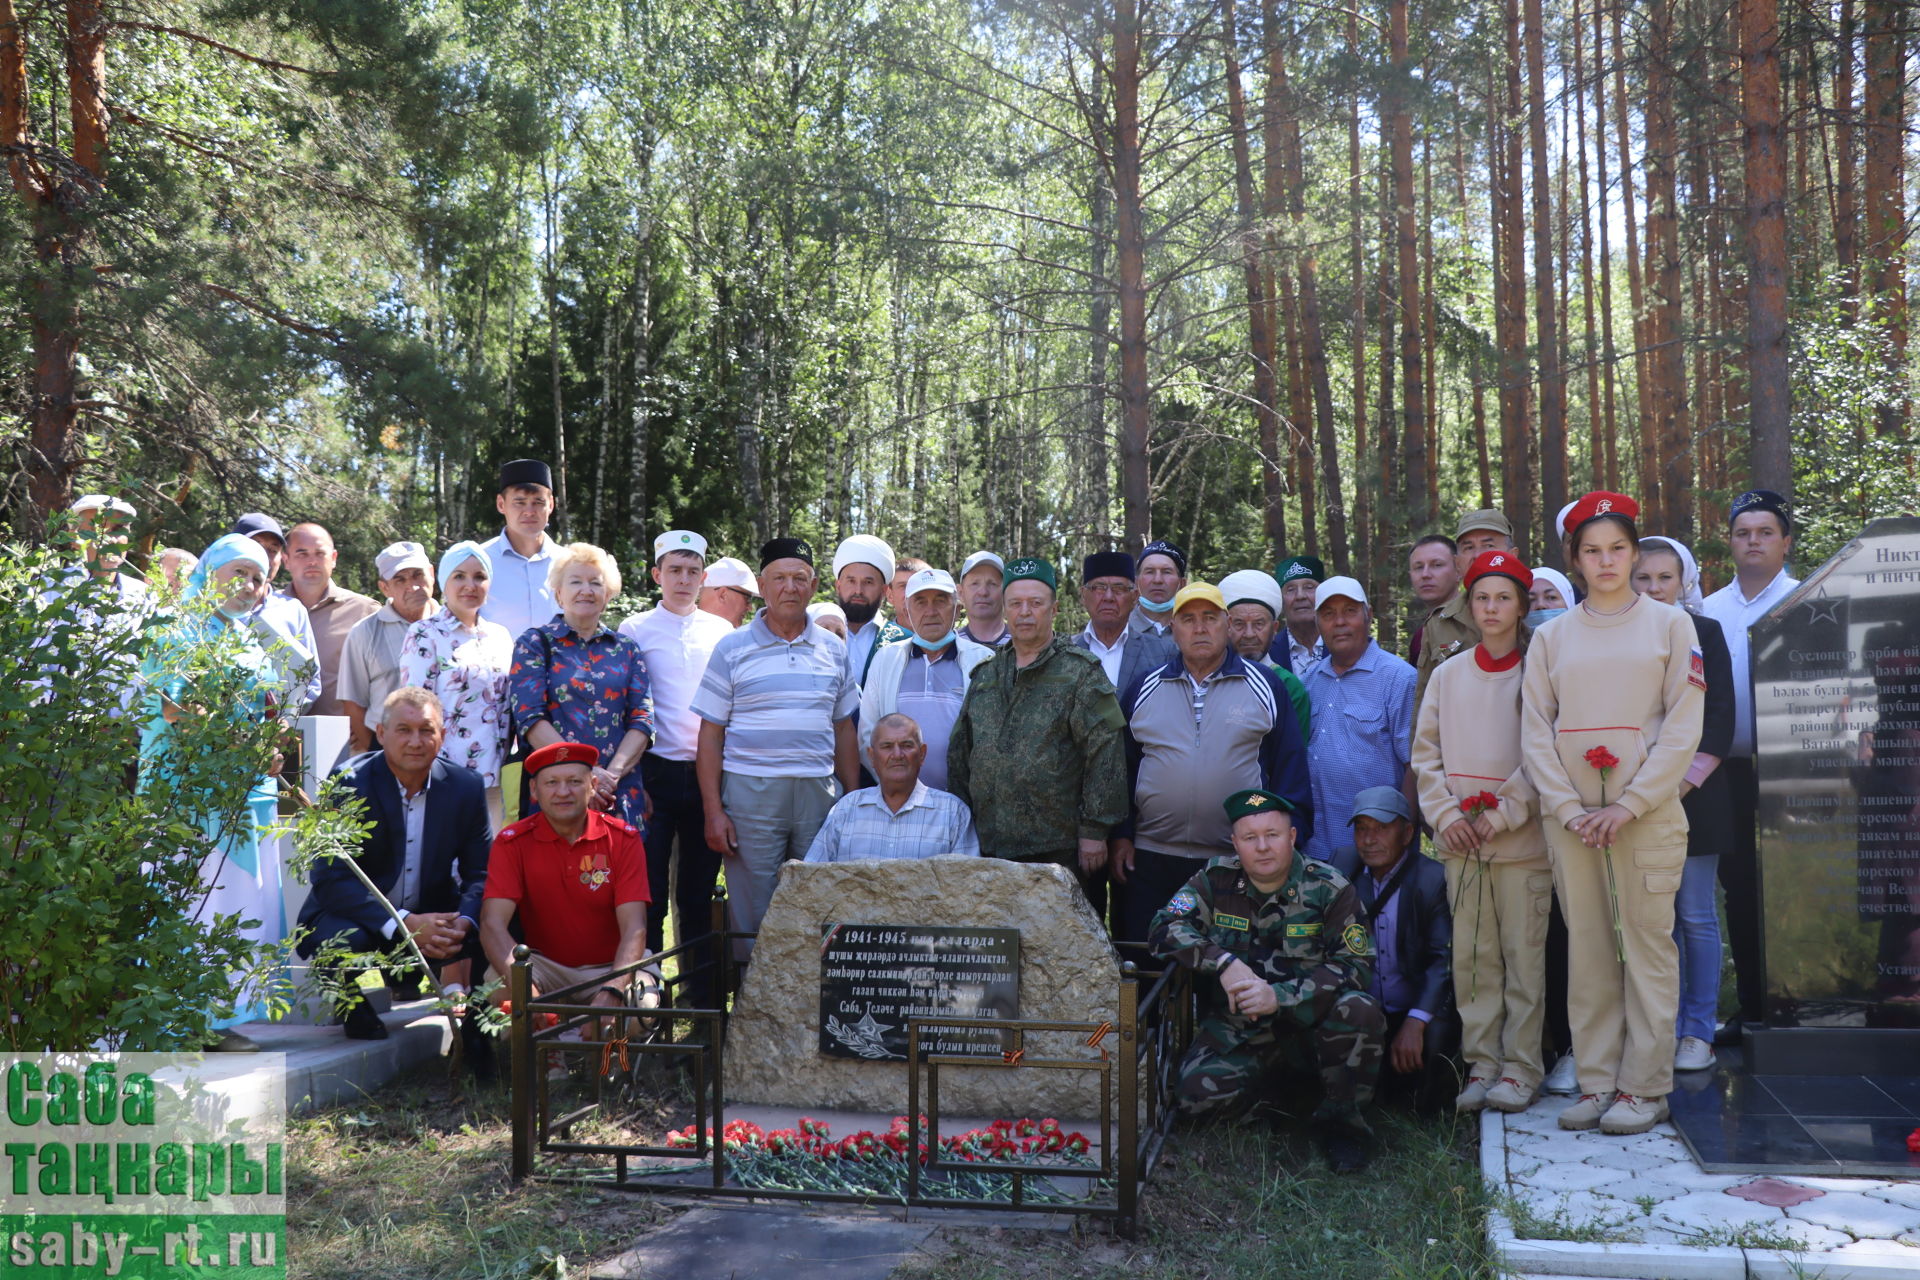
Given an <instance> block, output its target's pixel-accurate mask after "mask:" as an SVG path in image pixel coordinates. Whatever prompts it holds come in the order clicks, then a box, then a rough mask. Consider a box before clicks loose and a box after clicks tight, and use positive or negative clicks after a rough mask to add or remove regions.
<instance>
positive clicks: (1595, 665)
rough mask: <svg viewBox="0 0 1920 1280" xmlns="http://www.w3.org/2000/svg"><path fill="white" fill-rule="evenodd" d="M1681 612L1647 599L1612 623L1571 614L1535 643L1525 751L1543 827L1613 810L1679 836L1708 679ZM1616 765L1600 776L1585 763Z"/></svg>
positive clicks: (1581, 611) (1577, 611)
mask: <svg viewBox="0 0 1920 1280" xmlns="http://www.w3.org/2000/svg"><path fill="white" fill-rule="evenodd" d="M1698 645H1699V640H1698V637H1697V636H1696V635H1695V633H1694V629H1693V622H1692V620H1691V619H1689V618H1688V617H1687V615H1686V613H1685V612H1683V611H1682V610H1680V609H1676V608H1674V607H1673V606H1672V605H1665V604H1661V603H1660V602H1659V601H1657V600H1654V599H1651V598H1649V597H1647V596H1636V597H1635V598H1634V602H1633V604H1632V605H1631V606H1630V607H1628V608H1627V609H1626V610H1624V611H1623V612H1621V613H1619V614H1616V615H1615V616H1613V617H1610V618H1609V617H1601V616H1599V615H1598V614H1595V613H1593V612H1591V611H1589V610H1588V609H1586V608H1585V607H1583V606H1580V605H1575V606H1574V607H1573V608H1571V609H1569V610H1567V612H1566V613H1564V614H1562V615H1561V616H1560V617H1558V618H1555V619H1553V621H1551V622H1549V623H1547V624H1546V625H1545V626H1543V627H1541V628H1540V629H1539V630H1538V631H1536V632H1534V633H1533V643H1532V645H1531V646H1529V648H1528V650H1527V661H1526V666H1525V670H1526V673H1527V674H1526V679H1525V681H1524V682H1523V685H1522V687H1523V689H1524V691H1525V692H1524V696H1523V699H1522V704H1521V706H1522V721H1523V725H1524V728H1523V729H1522V734H1521V737H1522V742H1523V745H1524V748H1525V751H1526V759H1527V776H1528V777H1529V778H1531V779H1532V781H1533V785H1534V787H1535V789H1536V790H1538V791H1539V793H1540V808H1541V813H1542V816H1543V820H1548V818H1549V817H1550V820H1552V821H1556V822H1559V823H1561V824H1562V825H1563V826H1564V825H1565V824H1566V823H1567V822H1569V821H1571V820H1572V819H1574V818H1577V817H1579V816H1580V814H1581V813H1582V812H1583V811H1585V810H1588V809H1598V808H1601V807H1602V806H1604V805H1608V804H1619V805H1621V806H1623V807H1624V808H1625V809H1626V810H1627V812H1628V813H1631V814H1632V815H1633V816H1634V817H1636V818H1644V817H1647V816H1648V815H1649V814H1656V813H1657V814H1658V816H1659V817H1660V819H1661V820H1662V821H1671V822H1678V823H1680V824H1681V825H1682V826H1683V827H1684V826H1685V824H1686V820H1687V819H1686V815H1685V813H1683V812H1682V811H1681V808H1680V783H1681V782H1682V781H1683V780H1684V779H1685V778H1686V776H1687V766H1688V765H1689V764H1691V763H1692V762H1693V754H1694V752H1695V751H1696V750H1698V749H1699V746H1700V720H1701V715H1702V712H1703V709H1704V706H1705V696H1704V695H1705V690H1706V684H1707V680H1706V674H1705V667H1704V665H1703V664H1702V662H1701V658H1700V650H1699V648H1698ZM1595 747H1605V748H1607V749H1608V750H1609V751H1611V752H1612V753H1613V754H1614V756H1615V757H1617V758H1618V759H1619V761H1620V763H1619V765H1618V766H1616V767H1615V768H1613V769H1612V770H1611V771H1610V772H1609V773H1608V774H1607V776H1606V779H1605V784H1604V794H1603V790H1602V780H1601V776H1600V772H1599V770H1597V769H1595V768H1594V767H1593V765H1591V764H1589V763H1588V762H1587V759H1586V755H1587V753H1588V752H1589V751H1591V750H1592V749H1593V748H1595Z"/></svg>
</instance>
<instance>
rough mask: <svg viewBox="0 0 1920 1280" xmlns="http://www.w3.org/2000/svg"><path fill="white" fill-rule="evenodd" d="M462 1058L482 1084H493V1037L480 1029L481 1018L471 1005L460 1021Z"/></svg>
mask: <svg viewBox="0 0 1920 1280" xmlns="http://www.w3.org/2000/svg"><path fill="white" fill-rule="evenodd" d="M460 1056H461V1057H462V1058H464V1059H465V1060H466V1063H467V1069H468V1070H469V1071H471V1072H473V1078H474V1079H475V1080H476V1081H478V1082H479V1083H480V1084H491V1083H493V1079H494V1075H495V1071H494V1065H493V1037H492V1036H490V1035H488V1034H487V1033H486V1032H485V1031H482V1030H481V1029H480V1018H479V1016H478V1014H476V1013H475V1012H474V1009H473V1007H472V1006H471V1005H469V1006H468V1007H467V1014H466V1016H465V1017H464V1018H462V1019H460Z"/></svg>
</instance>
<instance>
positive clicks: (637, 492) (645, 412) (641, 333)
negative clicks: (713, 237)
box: [627, 131, 835, 552]
mask: <svg viewBox="0 0 1920 1280" xmlns="http://www.w3.org/2000/svg"><path fill="white" fill-rule="evenodd" d="M634 152H635V154H634V159H635V160H636V161H637V162H638V164H639V168H640V200H639V207H638V208H637V209H636V210H635V211H634V212H635V225H634V231H633V288H632V304H631V305H632V307H633V362H632V364H631V366H630V369H631V374H630V376H631V378H632V380H633V386H632V388H631V394H632V396H633V406H632V408H631V409H630V410H629V411H628V414H627V435H628V439H627V448H628V450H629V452H628V456H627V538H628V540H629V541H630V542H632V543H633V547H634V550H635V551H636V552H639V551H641V550H642V549H650V548H651V546H652V543H651V541H650V539H649V538H648V537H647V529H648V522H649V520H650V519H651V515H650V513H649V512H648V510H647V450H648V449H649V448H651V447H652V443H653V442H652V440H651V438H650V437H651V434H652V426H653V365H652V361H653V251H652V241H653V202H652V195H651V191H652V182H651V178H652V174H653V143H652V134H651V132H650V131H643V132H642V135H641V141H639V142H638V143H636V145H635V148H634ZM829 474H830V478H829V481H828V483H829V485H831V483H832V480H831V475H832V474H835V473H829Z"/></svg>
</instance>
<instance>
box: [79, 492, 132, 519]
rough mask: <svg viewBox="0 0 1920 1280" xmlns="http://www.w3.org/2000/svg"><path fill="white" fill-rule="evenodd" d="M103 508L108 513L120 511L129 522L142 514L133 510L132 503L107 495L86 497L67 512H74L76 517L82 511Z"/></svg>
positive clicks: (96, 494) (91, 494)
mask: <svg viewBox="0 0 1920 1280" xmlns="http://www.w3.org/2000/svg"><path fill="white" fill-rule="evenodd" d="M102 508H104V509H106V510H108V511H118V512H119V513H120V514H121V515H123V516H125V517H127V518H128V519H129V520H131V519H133V517H135V516H137V515H139V514H140V513H139V512H138V511H135V510H134V509H133V504H132V503H131V502H127V501H125V500H124V499H121V498H116V497H113V496H112V495H110V494H105V493H90V494H88V495H87V496H86V497H84V498H80V499H78V500H76V501H75V502H74V504H73V505H72V506H71V507H68V508H67V510H69V511H71V512H73V513H74V514H75V515H79V514H80V513H81V512H82V511H99V510H101V509H102Z"/></svg>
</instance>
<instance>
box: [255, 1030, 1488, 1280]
mask: <svg viewBox="0 0 1920 1280" xmlns="http://www.w3.org/2000/svg"><path fill="white" fill-rule="evenodd" d="M662 1108H663V1110H662V1127H663V1128H664V1127H665V1126H666V1125H667V1124H677V1123H680V1121H679V1120H678V1119H675V1118H672V1117H671V1115H670V1103H663V1104H662ZM1374 1128H1375V1131H1376V1133H1377V1135H1378V1149H1377V1152H1376V1156H1375V1160H1374V1163H1373V1165H1372V1167H1371V1168H1370V1169H1368V1170H1367V1172H1365V1173H1363V1174H1360V1175H1356V1176H1347V1177H1340V1176H1335V1175H1333V1174H1331V1173H1329V1172H1327V1171H1326V1168H1325V1165H1324V1163H1323V1161H1322V1160H1321V1158H1320V1155H1319V1153H1318V1151H1317V1150H1316V1149H1315V1148H1314V1147H1313V1145H1312V1143H1311V1141H1310V1139H1309V1138H1308V1135H1307V1134H1306V1132H1305V1130H1304V1128H1303V1127H1302V1126H1300V1125H1297V1124H1288V1125H1285V1126H1284V1127H1281V1128H1278V1129H1276V1128H1273V1127H1271V1126H1269V1125H1268V1124H1267V1123H1266V1122H1264V1121H1261V1122H1242V1123H1239V1124H1231V1125H1216V1126H1209V1127H1193V1128H1181V1129H1178V1130H1176V1132H1175V1134H1174V1136H1173V1138H1172V1139H1171V1140H1170V1141H1169V1143H1168V1145H1167V1149H1166V1152H1165V1154H1164V1156H1163V1157H1162V1160H1161V1164H1160V1166H1159V1167H1158V1168H1157V1169H1156V1170H1155V1172H1154V1177H1153V1181H1152V1182H1151V1183H1150V1184H1149V1185H1148V1186H1147V1188H1146V1189H1145V1191H1144V1193H1143V1195H1142V1198H1141V1215H1142V1221H1141V1229H1140V1232H1139V1237H1138V1239H1135V1240H1121V1239H1118V1238H1117V1237H1115V1236H1114V1235H1113V1234H1112V1233H1111V1232H1110V1231H1108V1230H1107V1229H1105V1228H1104V1227H1102V1226H1098V1225H1093V1224H1083V1225H1082V1226H1081V1227H1079V1228H1078V1229H1076V1230H1074V1231H1072V1232H1065V1231H1015V1230H993V1229H989V1230H977V1229H976V1230H968V1231H964V1232H963V1231H959V1230H942V1231H939V1232H936V1233H935V1235H933V1236H932V1237H931V1238H929V1240H928V1241H927V1243H926V1244H925V1245H924V1246H923V1248H922V1252H921V1255H920V1256H919V1257H918V1258H916V1259H914V1260H913V1261H912V1262H910V1263H909V1264H908V1265H907V1267H906V1268H904V1269H903V1271H902V1272H901V1274H902V1276H903V1278H904V1277H907V1276H911V1277H912V1278H913V1280H998V1278H1001V1277H1005V1278H1007V1280H1012V1278H1014V1277H1018V1278H1020V1280H1026V1278H1027V1277H1033V1276H1045V1277H1047V1278H1048V1280H1096V1278H1101V1277H1112V1278H1113V1280H1120V1278H1121V1277H1125V1280H1200V1278H1203V1277H1205V1278H1209V1280H1237V1278H1241V1277H1245V1278H1248V1280H1252V1278H1254V1277H1281V1276H1287V1277H1292V1276H1294V1275H1297V1274H1300V1273H1302V1272H1310V1273H1311V1274H1312V1275H1313V1276H1314V1277H1315V1278H1316V1280H1336V1278H1339V1277H1352V1278H1354V1280H1361V1278H1365V1280H1376V1278H1402V1277H1404V1278H1408V1280H1412V1278H1416V1277H1418V1278H1431V1280H1494V1278H1495V1276H1496V1272H1495V1270H1494V1268H1493V1267H1492V1266H1491V1264H1490V1263H1489V1262H1488V1260H1487V1255H1486V1247H1485V1227H1486V1207H1487V1196H1486V1193H1485V1191H1484V1189H1483V1185H1482V1183H1481V1180H1480V1176H1479V1172H1478V1169H1477V1167H1476V1165H1475V1162H1474V1150H1475V1141H1476V1137H1475V1135H1476V1134H1477V1128H1476V1127H1475V1126H1474V1125H1473V1124H1472V1123H1471V1122H1469V1121H1456V1120H1455V1119H1454V1118H1452V1117H1446V1118H1442V1119H1437V1120H1425V1119H1418V1118H1415V1117H1413V1116H1411V1115H1409V1114H1407V1113H1406V1112H1404V1111H1398V1110H1393V1109H1386V1110H1382V1111H1380V1112H1379V1113H1377V1114H1376V1116H1375V1119H1374ZM288 1142H289V1148H290V1151H291V1153H292V1154H291V1159H290V1162H289V1177H288V1194H287V1226H288V1254H289V1267H288V1274H289V1275H290V1276H291V1277H293V1280H321V1278H324V1280H402V1278H404V1280H454V1278H455V1277H462V1278H465V1277H481V1278H483V1280H492V1278H494V1277H525V1278H527V1280H540V1278H552V1280H560V1278H562V1277H568V1276H582V1275H585V1274H587V1273H588V1271H589V1270H590V1268H591V1266H592V1265H593V1264H594V1263H596V1262H598V1261H604V1260H605V1259H607V1258H609V1257H611V1256H612V1255H614V1254H616V1253H619V1252H621V1251H623V1250H625V1249H627V1248H629V1247H630V1246H631V1245H632V1244H633V1242H634V1241H635V1240H636V1239H638V1238H639V1237H640V1236H641V1235H643V1234H645V1233H646V1232H647V1231H648V1230H649V1229H651V1228H653V1227H656V1226H658V1225H660V1224H662V1223H664V1222H666V1221H667V1220H669V1219H670V1218H671V1217H672V1216H674V1215H675V1214H676V1213H678V1212H680V1211H681V1208H680V1207H678V1206H671V1205H667V1204H663V1203H661V1202H660V1201H658V1200H655V1199H654V1198H652V1197H649V1196H644V1195H628V1194H622V1193H603V1192H596V1191H593V1190H590V1189H578V1190H575V1189H567V1188H560V1187H554V1186H550V1185H544V1184H540V1183H529V1184H527V1185H525V1186H522V1187H518V1188H516V1187H513V1186H512V1185H511V1184H510V1183H509V1182H508V1179H507V1157H508V1150H509V1126H508V1117H507V1107H506V1094H505V1092H504V1090H502V1089H500V1088H498V1087H495V1088H491V1089H486V1090H469V1096H468V1097H467V1098H466V1099H464V1100H462V1101H457V1102H456V1101H450V1100H449V1098H448V1090H447V1086H446V1083H445V1078H444V1076H443V1075H442V1074H441V1072H440V1069H439V1068H438V1067H437V1066H433V1067H428V1068H424V1069H423V1070H422V1071H421V1072H420V1073H418V1074H416V1075H415V1076H413V1077H410V1078H409V1079H407V1080H405V1081H402V1082H399V1083H397V1084H396V1085H394V1086H392V1087H391V1088H389V1089H386V1090H384V1091H382V1093H381V1094H380V1095H379V1096H378V1097H376V1098H373V1099H369V1100H366V1101H364V1102H362V1103H360V1104H357V1105H353V1106H347V1107H340V1108H335V1109H333V1110H330V1111H326V1112H322V1113H319V1114H317V1115H313V1116H308V1117H301V1118H296V1119H294V1120H291V1121H290V1122H289V1124H288ZM796 1280H799V1278H798V1277H796Z"/></svg>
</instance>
